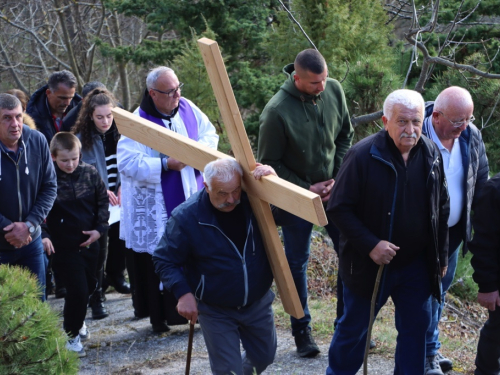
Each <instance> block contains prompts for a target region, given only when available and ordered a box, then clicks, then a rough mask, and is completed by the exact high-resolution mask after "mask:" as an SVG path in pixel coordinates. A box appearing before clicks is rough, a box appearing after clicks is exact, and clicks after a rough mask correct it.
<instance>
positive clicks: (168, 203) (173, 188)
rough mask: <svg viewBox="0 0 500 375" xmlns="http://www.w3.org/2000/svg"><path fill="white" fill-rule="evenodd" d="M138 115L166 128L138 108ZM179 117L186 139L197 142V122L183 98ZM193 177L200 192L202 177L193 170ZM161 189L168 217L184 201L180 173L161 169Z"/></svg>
mask: <svg viewBox="0 0 500 375" xmlns="http://www.w3.org/2000/svg"><path fill="white" fill-rule="evenodd" d="M139 115H140V116H141V117H142V118H144V119H146V120H149V121H151V122H154V123H155V124H158V125H160V126H163V127H164V128H165V127H166V126H165V124H164V123H163V120H162V119H160V118H158V117H154V116H151V115H150V114H148V113H146V112H144V111H143V110H142V108H139ZM179 115H180V116H181V119H182V121H183V122H184V125H185V126H186V130H187V133H188V137H189V138H190V139H192V140H194V141H198V122H197V121H196V117H195V116H194V112H193V109H192V108H191V106H190V105H189V103H188V102H187V101H186V100H185V99H184V98H181V99H180V101H179ZM194 175H195V177H196V183H197V185H198V190H201V189H202V188H203V176H202V175H201V173H200V171H198V170H196V169H195V170H194ZM161 189H162V191H163V199H164V200H165V208H166V210H167V215H168V217H170V213H171V212H172V210H173V209H174V208H175V207H177V206H178V205H180V204H181V203H182V202H184V201H185V200H186V197H185V195H184V189H183V187H182V179H181V172H178V171H165V170H164V169H163V168H162V170H161Z"/></svg>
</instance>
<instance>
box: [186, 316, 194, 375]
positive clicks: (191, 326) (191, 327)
mask: <svg viewBox="0 0 500 375" xmlns="http://www.w3.org/2000/svg"><path fill="white" fill-rule="evenodd" d="M193 335H194V322H192V321H191V322H190V324H189V341H188V353H187V359H186V375H189V370H190V369H191V353H192V351H193Z"/></svg>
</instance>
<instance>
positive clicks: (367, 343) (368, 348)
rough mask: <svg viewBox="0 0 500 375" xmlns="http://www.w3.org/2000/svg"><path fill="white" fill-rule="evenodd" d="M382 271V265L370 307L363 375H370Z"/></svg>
mask: <svg viewBox="0 0 500 375" xmlns="http://www.w3.org/2000/svg"><path fill="white" fill-rule="evenodd" d="M382 271H384V265H383V264H381V265H380V267H379V268H378V272H377V279H376V280H375V287H374V288H373V294H372V302H371V305H370V324H369V325H368V332H367V334H366V344H365V356H364V358H363V375H367V374H368V351H369V350H370V341H371V339H372V328H373V321H374V320H375V303H376V302H377V294H378V289H379V287H380V279H381V278H382Z"/></svg>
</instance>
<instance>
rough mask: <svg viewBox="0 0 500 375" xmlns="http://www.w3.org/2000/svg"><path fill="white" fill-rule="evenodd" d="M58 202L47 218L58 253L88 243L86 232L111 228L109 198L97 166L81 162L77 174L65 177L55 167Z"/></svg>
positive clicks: (65, 175)
mask: <svg viewBox="0 0 500 375" xmlns="http://www.w3.org/2000/svg"><path fill="white" fill-rule="evenodd" d="M54 166H55V169H56V173H57V199H56V201H55V202H54V207H53V208H52V210H50V213H49V216H48V217H47V227H48V230H49V233H50V239H51V241H52V243H53V244H54V248H55V250H56V252H57V251H60V250H61V249H62V250H63V251H67V250H78V249H79V245H80V244H81V243H83V242H85V241H86V240H87V239H88V236H87V235H85V234H83V233H82V231H84V230H85V231H90V230H94V229H95V230H97V231H98V232H99V233H101V235H102V234H103V232H104V231H105V230H106V229H107V228H108V220H109V211H108V206H109V198H108V194H107V192H106V187H105V186H104V182H103V181H102V178H101V176H100V175H99V173H98V172H97V169H95V168H94V167H93V166H91V165H89V164H85V163H84V162H80V164H79V165H78V167H77V168H76V169H75V171H74V172H73V173H71V174H70V173H65V172H63V171H61V170H60V169H59V167H58V166H57V164H56V163H54Z"/></svg>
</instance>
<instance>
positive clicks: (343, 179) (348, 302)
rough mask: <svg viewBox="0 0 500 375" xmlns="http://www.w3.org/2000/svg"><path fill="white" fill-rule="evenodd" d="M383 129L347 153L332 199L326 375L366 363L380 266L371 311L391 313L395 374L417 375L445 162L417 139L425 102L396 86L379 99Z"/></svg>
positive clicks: (440, 256) (440, 243) (443, 231)
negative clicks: (334, 284) (334, 247)
mask: <svg viewBox="0 0 500 375" xmlns="http://www.w3.org/2000/svg"><path fill="white" fill-rule="evenodd" d="M382 120H383V122H384V127H385V130H382V131H380V132H378V133H376V134H374V135H372V136H369V137H367V138H365V139H364V140H362V141H360V142H358V143H357V144H356V145H355V146H353V147H352V148H351V149H350V150H349V151H348V152H347V154H346V156H345V158H344V161H343V164H342V166H341V167H340V171H339V174H338V176H337V180H336V182H335V185H334V187H333V190H332V195H331V197H330V200H329V202H328V207H327V214H328V218H329V220H332V221H333V222H334V224H335V225H336V226H337V227H338V228H339V230H340V232H341V237H340V265H339V272H340V274H341V277H342V280H343V281H344V315H343V316H342V318H340V319H339V321H338V324H337V328H336V330H335V334H334V336H333V339H332V343H331V346H330V350H329V355H328V358H329V367H328V369H327V374H330V375H333V374H343V375H347V374H352V375H354V374H355V373H356V372H357V371H358V369H359V368H360V367H361V364H362V362H363V355H364V348H365V341H366V337H367V330H368V324H369V316H370V298H371V296H372V294H373V292H374V286H375V279H376V276H377V271H378V270H379V269H380V267H381V266H384V269H383V271H384V272H383V274H382V280H381V284H380V290H379V291H378V294H377V297H376V298H377V304H376V307H375V314H376V313H378V311H379V309H380V308H381V307H382V306H383V305H384V303H385V302H386V301H387V299H388V298H389V296H390V297H391V298H392V300H393V302H394V305H395V307H396V315H395V321H396V328H397V330H398V342H397V346H396V355H395V362H396V367H395V371H394V373H395V374H406V375H411V374H415V375H422V374H423V373H424V365H425V333H426V330H427V327H428V326H429V323H430V318H431V314H430V311H431V295H435V296H436V298H438V299H439V298H440V297H441V294H440V285H439V284H440V277H441V275H442V274H443V273H445V272H446V268H447V260H448V257H447V256H448V253H447V250H448V243H447V239H448V226H447V224H446V223H447V220H448V214H449V198H448V191H447V188H446V179H445V175H444V170H443V163H442V158H441V155H440V153H439V150H438V148H437V147H436V145H435V144H434V143H433V142H432V141H430V140H429V139H427V138H426V137H421V132H422V122H423V120H424V101H423V99H422V96H421V95H420V94H419V93H417V92H415V91H411V90H397V91H395V92H393V93H391V94H390V95H389V96H388V97H387V99H386V100H385V102H384V116H383V117H382Z"/></svg>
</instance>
